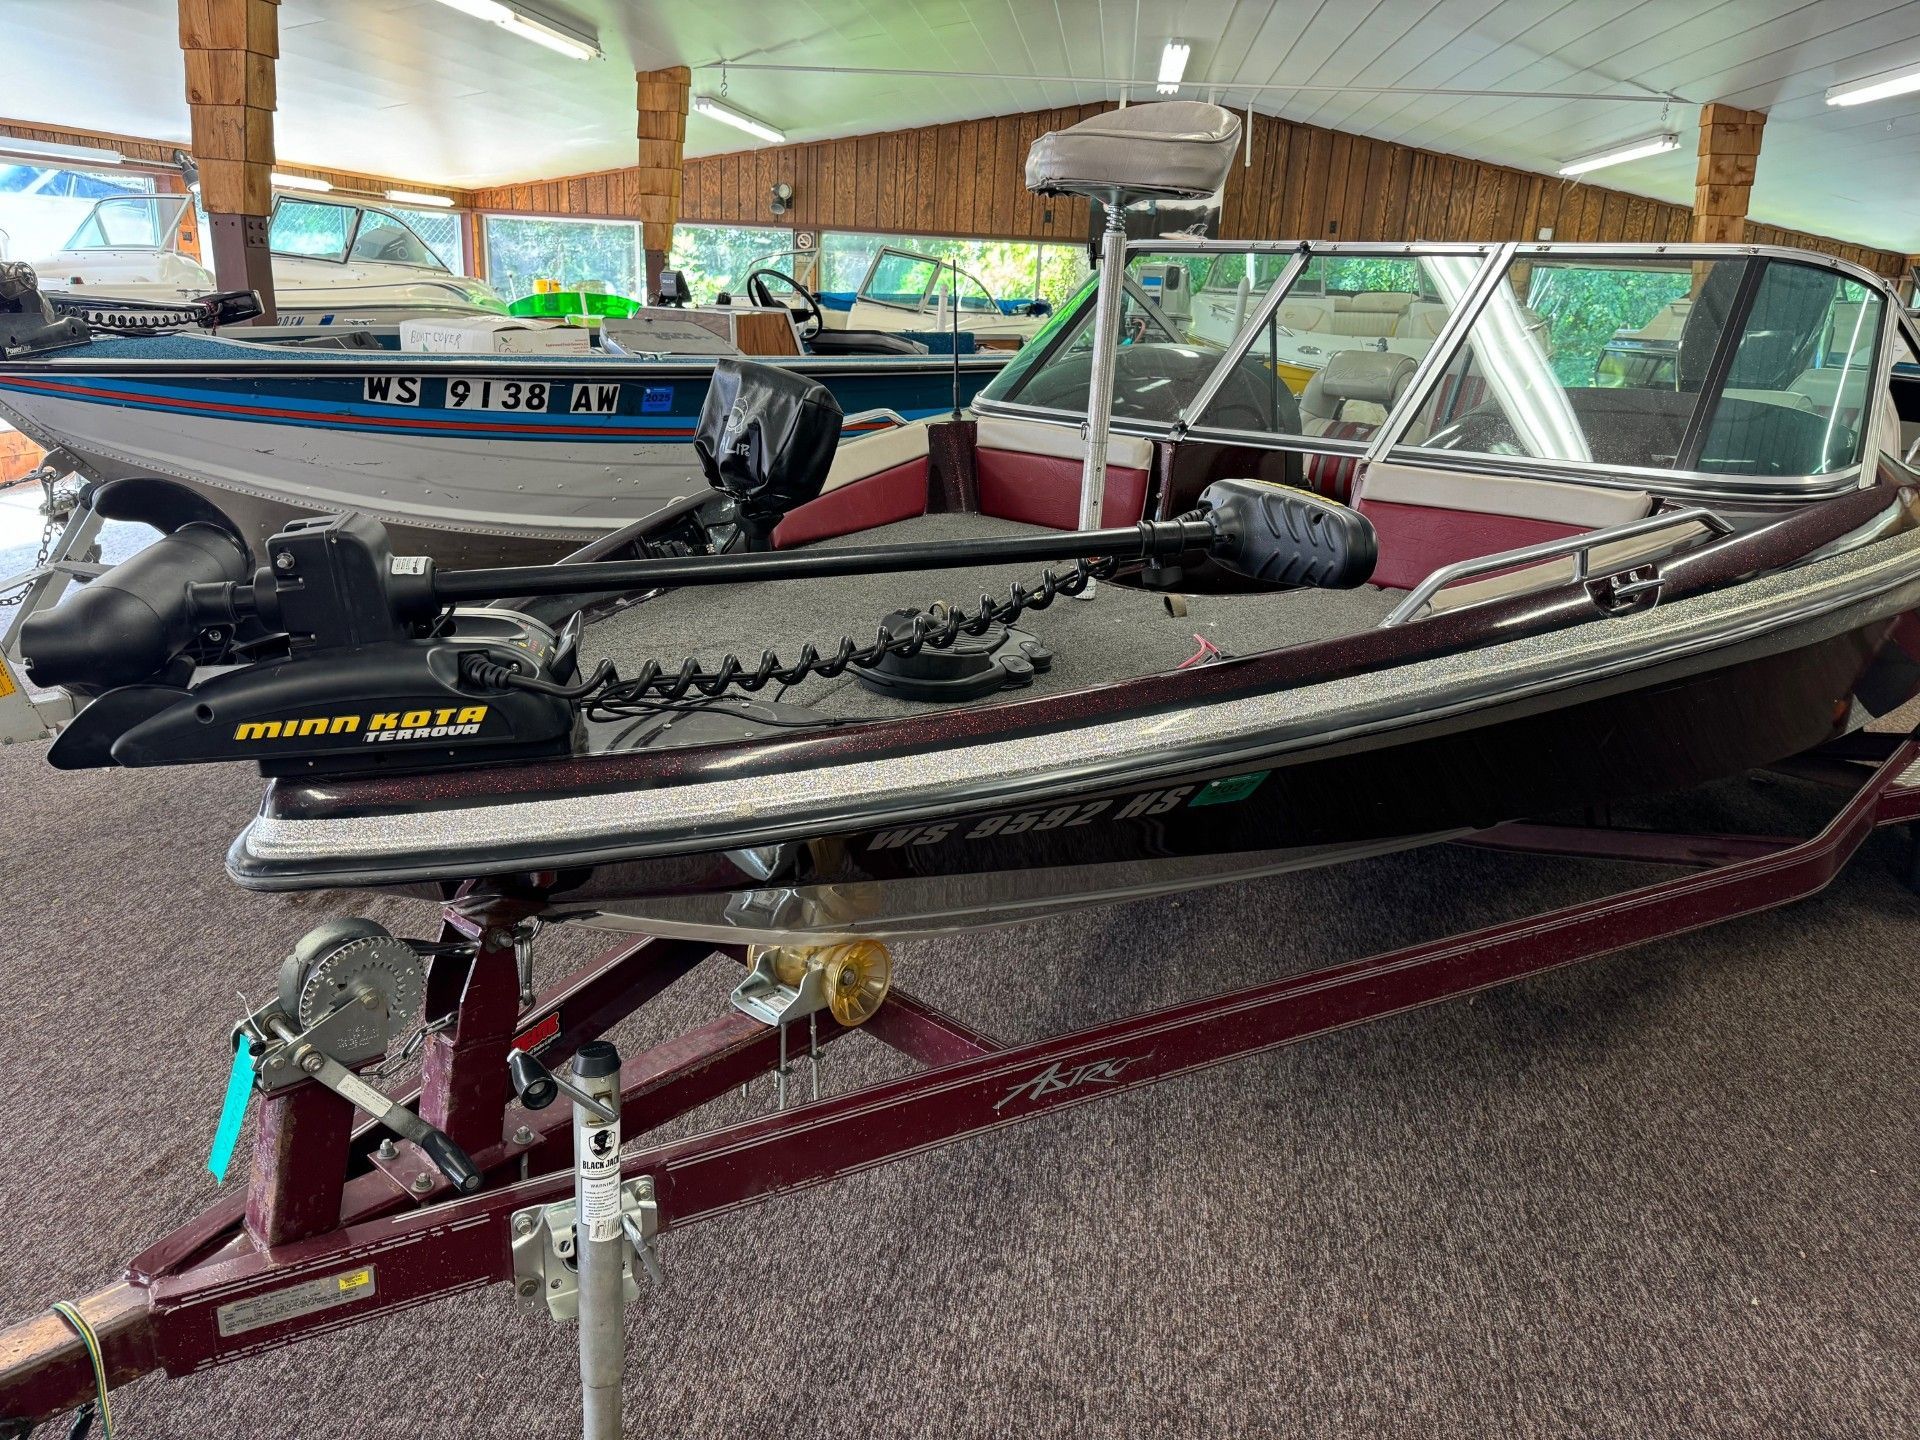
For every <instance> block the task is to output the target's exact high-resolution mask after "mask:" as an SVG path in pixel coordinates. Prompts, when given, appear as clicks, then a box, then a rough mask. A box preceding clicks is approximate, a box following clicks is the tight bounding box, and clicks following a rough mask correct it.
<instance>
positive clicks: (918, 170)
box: [473, 103, 1906, 276]
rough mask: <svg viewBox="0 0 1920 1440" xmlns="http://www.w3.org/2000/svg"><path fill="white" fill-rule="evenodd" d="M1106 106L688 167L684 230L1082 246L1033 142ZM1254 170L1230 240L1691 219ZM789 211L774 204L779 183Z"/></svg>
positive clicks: (1650, 203)
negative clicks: (1033, 171)
mask: <svg viewBox="0 0 1920 1440" xmlns="http://www.w3.org/2000/svg"><path fill="white" fill-rule="evenodd" d="M1111 108H1112V106H1111V105H1109V104H1105V103H1101V104H1092V105H1083V106H1079V107H1077V108H1076V107H1069V108H1067V109H1063V110H1035V111H1027V112H1025V113H1022V114H1017V115H999V116H992V117H989V118H987V119H982V120H964V121H958V122H955V123H953V124H948V125H930V126H926V127H924V128H921V129H917V130H894V131H888V132H885V133H882V134H875V135H858V136H850V137H847V138H843V139H838V140H817V141H813V142H810V143H807V144H795V145H778V146H766V147H763V148H760V149H755V150H742V151H738V152H735V153H733V154H727V155H708V156H702V157H700V158H698V159H693V160H689V161H687V164H686V180H685V185H684V188H683V191H682V196H681V219H682V220H683V221H686V222H687V223H689V224H721V225H777V226H780V227H783V228H784V227H786V226H792V227H794V228H796V229H801V230H873V231H880V232H883V233H901V234H916V233H917V234H929V235H966V236H974V237H978V238H982V239H1004V240H1079V239H1082V238H1084V237H1085V235H1086V233H1087V215H1086V205H1085V202H1083V201H1079V200H1066V199H1054V200H1042V199H1040V198H1039V197H1037V196H1033V195H1029V194H1028V193H1027V191H1026V187H1025V186H1024V184H1023V183H1022V170H1023V167H1024V165H1025V160H1026V153H1027V146H1028V145H1029V144H1030V143H1032V141H1033V140H1034V139H1035V138H1036V137H1038V136H1039V135H1041V134H1043V133H1045V132H1046V131H1048V130H1057V129H1061V128H1063V127H1064V126H1067V125H1072V124H1074V123H1076V122H1077V121H1080V120H1083V119H1086V118H1087V117H1088V116H1091V115H1096V114H1099V113H1100V112H1102V111H1104V110H1108V109H1111ZM1253 124H1254V133H1253V163H1252V164H1251V165H1250V166H1246V165H1236V166H1235V168H1234V172H1233V176H1232V178H1230V179H1229V180H1228V181H1227V190H1226V196H1225V201H1224V211H1223V213H1222V216H1221V228H1222V230H1223V232H1224V233H1225V234H1226V235H1227V236H1228V237H1230V238H1236V239H1238V238H1246V237H1260V238H1266V239H1282V238H1286V239H1294V238H1330V237H1335V236H1337V237H1338V238H1340V239H1343V240H1400V239H1409V238H1419V239H1423V240H1520V239H1533V238H1536V237H1537V236H1538V234H1539V232H1540V230H1541V229H1542V228H1543V227H1550V228H1551V229H1552V230H1553V233H1554V238H1555V239H1556V240H1584V241H1603V240H1619V241H1649V240H1650V241H1684V240H1685V239H1686V238H1687V236H1688V234H1689V233H1690V230H1691V227H1692V212H1691V211H1690V210H1688V208H1687V207H1686V206H1684V205H1670V204H1667V203H1665V202H1663V201H1659V200H1649V199H1646V198H1644V197H1642V196H1638V195H1629V194H1627V193H1626V192H1624V191H1620V190H1609V189H1606V188H1604V187H1602V186H1599V185H1594V184H1579V183H1576V182H1574V181H1570V180H1562V179H1560V178H1559V177H1558V176H1549V175H1537V174H1534V173H1532V172H1530V171H1525V170H1515V169H1511V168H1509V167H1507V166H1503V165H1491V164H1487V163H1485V162H1482V161H1478V160H1468V159H1464V158H1462V157H1460V156H1456V155H1446V154H1442V153H1439V152H1437V151H1432V150H1422V149H1418V148H1416V147H1414V146H1410V145H1397V144H1393V143H1390V142H1388V141H1383V140H1369V139H1367V138H1366V137H1364V136H1359V135H1348V134H1345V133H1342V132H1340V131H1334V130H1324V129H1321V128H1320V127H1319V126H1315V125H1297V124H1294V123H1293V122H1291V121H1287V120H1280V119H1276V118H1273V117H1271V116H1267V115H1259V114H1256V115H1255V116H1254V121H1253ZM782 180H784V181H785V182H787V183H788V184H790V185H792V186H793V190H794V198H793V208H792V209H791V210H790V211H789V212H788V213H787V214H786V215H784V216H780V217H775V216H774V215H773V214H772V213H771V212H770V211H769V210H768V208H767V197H768V192H769V191H770V190H771V189H772V187H773V185H774V183H775V182H776V181H782ZM473 200H474V204H475V206H476V207H477V208H479V209H482V210H503V211H520V212H525V213H532V214H547V215H562V214H580V215H596V216H601V217H604V218H610V219H632V218H635V217H636V216H637V214H638V210H637V192H635V191H634V190H633V189H631V187H630V183H629V172H627V171H624V170H613V171H603V172H599V173H596V174H591V175H576V176H569V177H567V178H564V179H560V180H547V181H539V182H534V183H530V184H525V185H508V186H500V187H497V188H495V189H483V190H478V191H475V192H474V196H473ZM1748 235H1749V238H1750V239H1751V240H1753V241H1754V242H1755V243H1766V244H1784V245H1798V246H1802V247H1804V248H1806V249H1810V250H1816V251H1820V252H1822V253H1825V254H1830V255H1836V256H1839V257H1841V258H1843V259H1846V260H1850V261H1852V262H1853V263H1854V264H1857V265H1861V266H1864V267H1865V268H1867V269H1869V270H1874V271H1876V272H1878V273H1880V274H1882V275H1889V276H1900V275H1904V274H1905V268H1906V267H1905V261H1904V258H1903V257H1902V256H1900V255H1898V254H1895V253H1893V252H1892V251H1887V250H1878V249H1874V248H1872V247H1870V246H1865V245H1854V244H1851V243H1848V242H1845V241H1841V240H1833V239H1828V238H1826V237H1823V236H1816V235H1805V234H1800V233H1797V232H1794V231H1788V230H1783V229H1781V228H1779V227H1777V226H1769V225H1759V224H1754V225H1750V226H1749V227H1748Z"/></svg>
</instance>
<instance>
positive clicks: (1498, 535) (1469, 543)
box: [1355, 496, 1587, 590]
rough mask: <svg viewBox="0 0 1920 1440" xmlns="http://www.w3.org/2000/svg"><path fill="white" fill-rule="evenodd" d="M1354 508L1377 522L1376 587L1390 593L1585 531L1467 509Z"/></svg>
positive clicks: (1364, 502)
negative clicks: (1477, 560) (1468, 563)
mask: <svg viewBox="0 0 1920 1440" xmlns="http://www.w3.org/2000/svg"><path fill="white" fill-rule="evenodd" d="M1355 508H1356V509H1357V510H1359V512H1360V513H1361V514H1362V515H1364V516H1366V517H1367V519H1368V520H1370V521H1372V522H1373V533H1374V537H1375V539H1376V541H1377V542H1378V544H1379V546H1380V559H1379V561H1378V562H1377V563H1376V564H1375V565H1374V567H1373V583H1374V584H1375V585H1380V586H1384V587H1385V588H1387V589H1389V590H1411V589H1412V588H1413V587H1414V586H1416V585H1418V584H1419V583H1420V582H1421V581H1422V580H1424V579H1426V578H1427V576H1429V575H1431V574H1432V573H1433V572H1434V571H1435V570H1438V569H1439V568H1440V567H1441V566H1442V565H1452V564H1454V563H1455V562H1456V561H1460V560H1469V559H1472V558H1473V557H1475V556H1478V555H1497V554H1499V553H1500V552H1501V551H1502V550H1514V549H1517V548H1519V547H1520V546H1522V545H1539V544H1542V543H1543V542H1545V541H1548V540H1563V539H1565V538H1566V537H1567V536H1569V535H1578V534H1580V533H1582V532H1583V531H1584V530H1585V529H1586V528H1587V527H1586V526H1584V525H1567V524H1562V523H1560V522H1558V521H1554V520H1536V519H1534V518H1533V517H1531V516H1525V515H1476V514H1474V513H1472V512H1471V511H1467V510H1439V509H1432V508H1429V507H1427V506H1425V505H1395V504H1392V503H1390V502H1387V503H1383V502H1380V501H1375V500H1368V499H1366V498H1365V497H1364V496H1362V497H1361V500H1360V503H1359V504H1358V505H1357V506H1356V507H1355Z"/></svg>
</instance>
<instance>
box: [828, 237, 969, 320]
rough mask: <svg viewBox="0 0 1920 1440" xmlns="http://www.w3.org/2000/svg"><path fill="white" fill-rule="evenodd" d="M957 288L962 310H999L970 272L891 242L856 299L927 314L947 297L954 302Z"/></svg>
mask: <svg viewBox="0 0 1920 1440" xmlns="http://www.w3.org/2000/svg"><path fill="white" fill-rule="evenodd" d="M956 288H958V290H959V294H960V308H961V309H962V310H978V311H983V312H985V313H988V314H994V313H997V312H998V311H999V308H1000V307H999V306H998V305H996V304H995V303H994V300H993V295H992V293H991V292H990V291H989V290H988V289H987V287H986V286H985V285H983V284H981V283H980V282H979V281H978V280H976V279H974V277H973V276H971V275H969V274H967V272H966V271H964V270H958V271H956V270H955V269H954V268H953V266H951V265H950V264H948V263H947V262H945V261H943V260H940V259H937V258H935V257H933V256H929V255H921V254H918V253H916V252H914V251H912V250H896V249H895V248H894V247H893V246H891V245H888V246H883V247H882V248H881V250H880V251H879V253H878V254H876V255H875V256H874V257H873V263H872V264H871V265H869V266H868V267H867V278H866V279H865V280H862V281H861V282H860V289H859V292H858V294H857V295H856V296H855V297H854V298H855V299H857V300H866V301H869V302H871V303H872V304H875V305H888V306H892V307H893V308H894V309H896V310H912V311H915V312H917V313H921V314H925V313H928V312H931V311H933V310H937V309H938V308H939V307H940V305H941V303H942V300H943V298H944V302H945V303H946V304H948V305H951V304H953V295H954V291H955V289H956Z"/></svg>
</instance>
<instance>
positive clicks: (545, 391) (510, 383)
mask: <svg viewBox="0 0 1920 1440" xmlns="http://www.w3.org/2000/svg"><path fill="white" fill-rule="evenodd" d="M551 390H552V387H551V386H550V385H548V384H547V382H546V381H544V380H464V379H454V380H449V381H447V409H449V410H545V409H546V408H547V400H548V398H549V395H550V393H551Z"/></svg>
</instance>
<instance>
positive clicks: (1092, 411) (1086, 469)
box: [1079, 190, 1127, 600]
mask: <svg viewBox="0 0 1920 1440" xmlns="http://www.w3.org/2000/svg"><path fill="white" fill-rule="evenodd" d="M1106 206H1107V223H1106V228H1105V229H1104V230H1103V231H1102V232H1101V236H1100V284H1099V289H1098V291H1097V292H1096V294H1095V297H1094V311H1093V374H1092V377H1091V378H1090V379H1089V380H1088V382H1087V423H1086V427H1085V429H1084V430H1083V431H1082V432H1081V433H1082V434H1083V436H1084V437H1085V439H1086V456H1085V458H1084V459H1083V460H1082V462H1081V467H1080V528H1081V529H1082V530H1098V529H1099V528H1100V517H1101V507H1102V504H1103V502H1104V501H1105V499H1106V489H1107V431H1108V428H1109V426H1110V425H1111V423H1112V420H1113V372H1114V363H1115V360H1116V358H1117V354H1118V351H1119V340H1120V306H1121V302H1122V300H1123V299H1124V298H1125V296H1124V290H1125V287H1126V283H1127V216H1126V211H1125V209H1124V208H1123V207H1122V205H1121V196H1120V192H1119V191H1117V190H1115V191H1113V192H1111V193H1110V194H1108V195H1107V197H1106ZM1093 590H1094V582H1093V581H1091V580H1089V581H1088V582H1087V588H1086V589H1084V590H1082V591H1081V592H1080V595H1079V598H1080V599H1082V600H1091V599H1092V598H1093Z"/></svg>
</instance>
